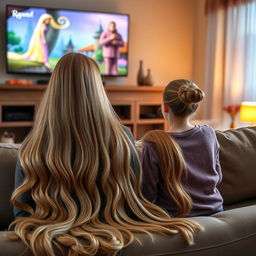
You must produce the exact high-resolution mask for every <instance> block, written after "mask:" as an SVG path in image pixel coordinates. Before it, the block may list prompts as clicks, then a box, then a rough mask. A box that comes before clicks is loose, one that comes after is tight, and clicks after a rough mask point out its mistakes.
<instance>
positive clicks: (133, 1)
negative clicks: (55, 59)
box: [0, 0, 203, 86]
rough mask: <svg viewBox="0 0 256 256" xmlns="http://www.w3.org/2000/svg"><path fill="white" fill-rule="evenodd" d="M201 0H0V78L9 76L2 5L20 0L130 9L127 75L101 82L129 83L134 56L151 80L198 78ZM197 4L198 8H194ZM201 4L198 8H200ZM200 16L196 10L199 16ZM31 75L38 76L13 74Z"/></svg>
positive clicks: (132, 81)
mask: <svg viewBox="0 0 256 256" xmlns="http://www.w3.org/2000/svg"><path fill="white" fill-rule="evenodd" d="M202 1H203V0H37V1H35V0H1V1H0V11H1V13H0V19H1V20H0V31H1V33H2V34H1V36H0V38H1V40H0V60H1V61H0V83H3V82H4V81H5V80H6V79H10V78H13V77H15V76H14V75H9V74H8V75H7V74H6V73H5V63H4V50H3V49H4V47H5V46H4V40H2V38H3V33H4V16H5V5H6V4H7V3H11V4H15V3H16V4H21V5H22V4H24V5H32V6H33V5H37V6H42V7H53V8H60V7H61V8H67V9H69V8H70V9H81V10H95V11H108V12H120V13H128V14H130V45H129V76H128V77H126V78H116V79H113V78H112V79H108V80H107V81H106V83H107V84H118V85H119V84H120V85H135V84H136V73H137V70H138V63H139V60H140V59H142V60H144V67H145V69H146V68H151V70H152V74H153V77H154V79H155V85H162V86H163V85H165V84H166V83H168V82H169V81H170V80H172V79H177V78H187V79H195V80H196V81H198V82H199V83H201V80H202V76H201V68H199V69H198V65H199V67H202V66H203V62H202V60H203V57H202V52H201V49H202V44H203V41H200V36H201V29H202V24H201V23H200V22H201V21H200V19H198V15H199V16H200V15H202V14H201V13H200V12H201V11H202ZM197 8H199V9H197ZM200 8H201V9H200ZM200 17H201V16H200ZM16 77H18V78H23V79H26V78H31V79H34V80H37V79H39V78H42V77H38V76H34V77H28V76H24V75H19V76H17V75H16Z"/></svg>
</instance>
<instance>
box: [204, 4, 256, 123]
mask: <svg viewBox="0 0 256 256" xmlns="http://www.w3.org/2000/svg"><path fill="white" fill-rule="evenodd" d="M207 20H208V25H207V33H208V34H207V53H206V58H207V59H206V81H205V85H206V90H205V91H206V107H205V112H204V117H205V118H207V119H218V120H222V121H223V119H224V118H225V117H226V116H225V114H224V111H223V108H224V106H228V105H235V104H240V103H241V101H256V0H251V1H249V2H248V1H246V2H245V3H243V4H239V5H234V4H233V5H230V6H228V7H227V8H219V9H218V10H217V11H214V12H210V13H208V15H207Z"/></svg>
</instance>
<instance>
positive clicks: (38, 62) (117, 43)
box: [6, 6, 128, 76]
mask: <svg viewBox="0 0 256 256" xmlns="http://www.w3.org/2000/svg"><path fill="white" fill-rule="evenodd" d="M6 37H7V69H8V72H16V73H42V74H43V73H47V74H50V73H51V72H52V70H53V69H54V67H55V65H56V63H57V62H58V60H59V59H60V58H61V57H62V56H63V55H64V54H66V53H68V52H80V53H82V54H84V55H86V56H89V57H91V58H93V59H95V60H96V61H97V63H98V64H99V67H100V70H101V74H102V75H109V76H125V75H127V67H128V51H127V46H128V16H127V15H122V14H109V13H93V12H78V11H69V10H47V9H43V8H24V7H22V8H21V7H17V8H15V7H13V6H12V7H10V6H9V7H8V12H7V35H6Z"/></svg>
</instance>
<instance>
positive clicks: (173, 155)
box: [142, 130, 192, 217]
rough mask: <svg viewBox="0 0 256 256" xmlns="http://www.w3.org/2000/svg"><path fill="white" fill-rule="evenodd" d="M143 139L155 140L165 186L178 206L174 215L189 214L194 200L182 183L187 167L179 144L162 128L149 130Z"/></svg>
mask: <svg viewBox="0 0 256 256" xmlns="http://www.w3.org/2000/svg"><path fill="white" fill-rule="evenodd" d="M142 140H143V142H145V141H148V142H153V143H154V144H155V146H156V150H157V154H158V157H159V165H160V166H159V167H160V170H161V175H162V178H163V181H164V183H165V184H164V185H165V188H166V190H167V191H168V193H169V195H170V197H171V199H172V201H173V202H174V203H175V204H176V206H177V210H176V213H174V214H173V215H175V216H179V217H181V216H186V215H188V214H189V212H190V211H191V208H192V200H191V198H190V196H189V195H188V193H187V192H186V191H185V190H184V188H183V186H182V183H181V178H182V176H183V175H184V171H186V169H185V161H184V158H183V155H182V153H181V150H180V147H179V145H178V144H177V143H176V142H175V141H174V140H173V139H172V138H171V137H170V136H169V135H168V134H167V133H166V132H164V131H161V130H153V131H150V132H148V133H147V134H146V135H145V136H144V137H143V139H142ZM142 146H143V145H142Z"/></svg>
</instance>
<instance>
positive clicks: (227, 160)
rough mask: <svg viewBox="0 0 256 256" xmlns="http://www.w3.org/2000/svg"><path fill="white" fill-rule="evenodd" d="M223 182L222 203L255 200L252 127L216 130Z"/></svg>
mask: <svg viewBox="0 0 256 256" xmlns="http://www.w3.org/2000/svg"><path fill="white" fill-rule="evenodd" d="M216 135H217V138H218V141H219V144H220V163H221V168H222V173H223V180H222V182H221V184H220V185H219V187H218V188H219V190H220V192H221V194H222V196H223V198H224V204H225V205H228V204H232V203H236V202H239V201H243V200H247V199H253V198H254V199H256V185H255V182H256V126H254V127H243V128H239V129H231V130H227V131H216Z"/></svg>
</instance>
